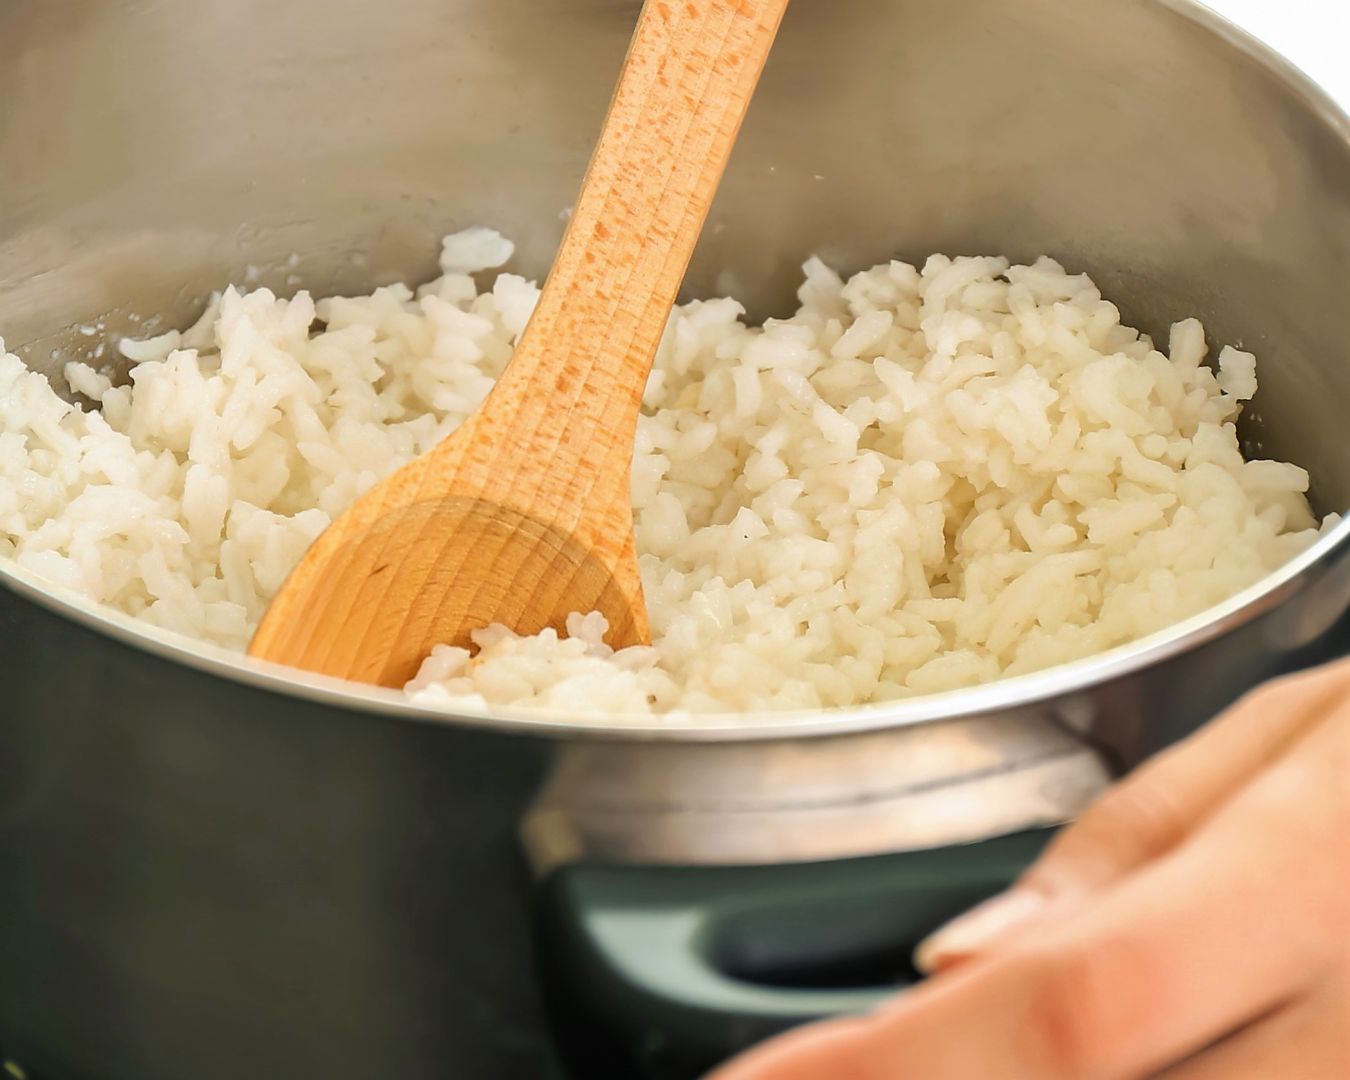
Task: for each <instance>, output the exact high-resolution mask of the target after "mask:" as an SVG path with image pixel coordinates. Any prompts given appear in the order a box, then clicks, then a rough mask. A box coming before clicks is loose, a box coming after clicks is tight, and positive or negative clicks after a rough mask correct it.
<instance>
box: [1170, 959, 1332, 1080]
mask: <svg viewBox="0 0 1350 1080" xmlns="http://www.w3.org/2000/svg"><path fill="white" fill-rule="evenodd" d="M1347 1076H1350V986H1347V985H1346V983H1345V981H1344V980H1337V981H1336V982H1334V983H1331V984H1329V985H1327V986H1325V987H1322V988H1321V990H1320V991H1319V992H1318V993H1316V994H1313V995H1311V996H1310V997H1308V998H1305V999H1302V1000H1300V1001H1297V1002H1295V1003H1294V1004H1292V1005H1289V1006H1287V1007H1286V1008H1284V1009H1281V1010H1279V1011H1278V1012H1276V1013H1275V1014H1274V1015H1272V1016H1269V1017H1266V1018H1264V1019H1261V1020H1258V1021H1257V1022H1256V1023H1254V1024H1252V1025H1251V1026H1250V1027H1247V1028H1244V1029H1243V1030H1242V1031H1240V1032H1238V1033H1237V1034H1235V1035H1233V1036H1231V1037H1230V1038H1227V1039H1225V1040H1224V1041H1223V1042H1221V1043H1219V1044H1218V1045H1217V1046H1214V1047H1211V1048H1210V1049H1209V1050H1205V1051H1202V1052H1201V1053H1200V1054H1199V1055H1198V1056H1197V1057H1195V1058H1193V1059H1192V1060H1190V1061H1187V1062H1185V1063H1184V1064H1182V1065H1178V1066H1177V1067H1176V1068H1174V1069H1169V1070H1168V1071H1167V1072H1165V1073H1163V1074H1162V1076H1161V1077H1160V1078H1159V1080H1272V1078H1274V1077H1279V1078H1281V1080H1344V1078H1345V1077H1347Z"/></svg>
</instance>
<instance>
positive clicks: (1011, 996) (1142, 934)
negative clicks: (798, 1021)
mask: <svg viewBox="0 0 1350 1080" xmlns="http://www.w3.org/2000/svg"><path fill="white" fill-rule="evenodd" d="M1337 738H1339V739H1341V740H1344V739H1345V735H1344V733H1343V732H1340V733H1338V734H1337ZM1337 745H1338V743H1336V741H1335V740H1334V739H1329V740H1321V741H1318V742H1317V743H1315V744H1311V743H1310V745H1309V746H1308V747H1307V748H1306V749H1307V752H1305V753H1299V754H1297V755H1291V756H1289V757H1287V758H1286V759H1285V760H1284V761H1283V762H1282V763H1280V764H1279V765H1277V766H1276V767H1275V768H1274V769H1273V770H1271V771H1270V772H1269V773H1267V774H1265V775H1263V776H1262V777H1261V778H1259V779H1258V780H1257V781H1255V782H1254V783H1253V784H1252V785H1251V786H1250V787H1249V789H1248V790H1247V791H1246V792H1244V794H1243V795H1242V796H1240V797H1239V798H1238V799H1237V800H1235V801H1234V802H1233V803H1232V804H1231V805H1230V806H1229V807H1227V808H1225V809H1224V810H1222V811H1221V812H1220V813H1219V814H1217V815H1216V816H1215V817H1214V818H1213V820H1212V821H1210V822H1209V823H1208V824H1207V825H1206V826H1205V827H1204V828H1203V829H1202V830H1200V831H1199V832H1198V833H1197V834H1195V835H1194V836H1192V837H1191V838H1190V839H1188V840H1186V841H1185V842H1183V843H1182V844H1180V845H1178V846H1177V847H1176V848H1175V849H1174V850H1173V851H1171V852H1170V853H1168V854H1167V855H1165V856H1164V857H1162V858H1161V859H1158V860H1156V861H1155V862H1153V863H1150V864H1149V865H1147V866H1145V867H1143V868H1141V869H1140V870H1139V871H1138V872H1136V873H1135V874H1134V875H1132V876H1131V877H1130V878H1128V879H1127V880H1125V881H1123V882H1120V883H1118V884H1116V885H1115V886H1114V887H1112V888H1110V889H1109V890H1108V891H1107V892H1106V893H1105V894H1104V895H1102V896H1101V897H1099V898H1098V900H1097V902H1096V903H1095V904H1093V905H1091V906H1088V907H1086V908H1082V909H1079V910H1078V911H1076V912H1075V913H1073V914H1072V915H1071V916H1070V917H1069V918H1067V919H1066V920H1064V921H1063V922H1055V923H1053V924H1051V925H1047V924H1044V923H1042V924H1038V925H1037V927H1036V930H1035V932H1034V933H1033V934H1030V935H1028V936H1027V937H1025V938H1024V939H1020V940H1016V941H1014V942H1012V943H1010V944H1008V946H1007V947H1006V948H1005V949H1004V950H1000V951H998V952H996V953H993V954H991V955H990V956H989V957H987V958H985V959H984V960H983V961H982V962H981V963H979V964H974V965H970V966H968V967H965V968H962V969H958V970H957V971H956V972H954V973H953V974H952V975H951V976H948V977H944V978H942V979H938V980H936V981H935V982H933V983H932V984H929V985H928V986H927V987H925V988H923V989H921V990H919V991H917V992H915V993H913V994H911V995H908V996H906V997H904V998H901V999H899V1000H898V1001H897V1003H896V1004H895V1005H894V1006H892V1007H890V1008H888V1009H886V1010H883V1011H882V1012H880V1013H878V1014H877V1015H876V1016H875V1017H874V1018H872V1019H871V1020H869V1021H866V1022H854V1023H853V1025H852V1026H836V1027H833V1028H829V1029H823V1030H824V1034H822V1035H820V1036H819V1041H817V1042H814V1043H813V1042H812V1041H811V1039H812V1036H811V1035H805V1034H803V1035H798V1036H796V1037H795V1039H794V1040H793V1041H792V1042H785V1043H783V1044H782V1045H781V1046H779V1047H776V1048H775V1047H769V1048H767V1049H765V1050H764V1051H761V1052H760V1053H759V1054H753V1053H752V1054H751V1055H750V1057H749V1058H747V1059H746V1062H745V1063H744V1065H743V1066H741V1067H740V1068H739V1069H737V1068H733V1069H731V1070H729V1071H727V1072H725V1073H724V1074H721V1077H720V1080H789V1078H791V1080H796V1078H798V1077H805V1076H809V1075H816V1076H847V1077H850V1078H852V1077H858V1078H866V1080H872V1078H878V1080H879V1078H881V1077H908V1076H914V1077H923V1078H925V1080H965V1078H967V1077H977V1076H979V1077H983V1076H997V1077H999V1078H1000V1080H1060V1078H1064V1080H1070V1078H1071V1080H1096V1078H1102V1080H1118V1078H1121V1077H1134V1076H1144V1075H1152V1074H1153V1073H1154V1072H1156V1071H1157V1070H1159V1069H1162V1068H1164V1067H1166V1066H1168V1065H1170V1064H1172V1063H1174V1062H1176V1061H1180V1060H1183V1059H1184V1058H1186V1057H1187V1056H1189V1055H1191V1054H1194V1053H1196V1052H1197V1051H1199V1050H1201V1049H1203V1048H1204V1047H1206V1046H1209V1045H1211V1044H1212V1043H1214V1042H1216V1041H1217V1040H1218V1039H1220V1038H1222V1037H1223V1036H1224V1035H1226V1034H1227V1033H1229V1032H1231V1031H1233V1030H1236V1029H1237V1028H1240V1027H1241V1026H1243V1025H1244V1024H1246V1023H1249V1022H1250V1021H1252V1020H1254V1019H1256V1018H1258V1017H1260V1016H1262V1015H1265V1014H1266V1013H1269V1012H1270V1011H1272V1010H1273V1009H1275V1008H1277V1007H1279V1006H1281V1005H1283V1004H1285V1003H1287V1002H1289V1001H1291V1000H1293V999H1295V998H1296V997H1297V996H1298V995H1299V994H1300V993H1301V992H1302V991H1303V990H1304V989H1305V988H1306V987H1307V986H1308V985H1309V984H1310V983H1311V982H1313V981H1315V980H1316V979H1317V978H1319V977H1322V976H1323V975H1324V974H1325V972H1326V970H1327V968H1328V965H1329V963H1330V959H1329V958H1332V957H1335V956H1338V955H1339V954H1340V952H1341V951H1342V950H1343V948H1344V933H1345V932H1344V927H1345V925H1346V922H1347V917H1346V912H1345V905H1346V900H1345V896H1346V890H1347V886H1350V881H1348V880H1347V878H1348V877H1350V874H1347V870H1346V867H1345V866H1344V865H1343V863H1342V860H1339V859H1337V858H1334V857H1330V853H1331V852H1334V851H1336V850H1339V848H1338V845H1339V844H1341V843H1342V842H1343V839H1342V840H1338V839H1337V837H1338V836H1342V834H1343V832H1344V830H1345V828H1346V822H1347V820H1348V819H1350V811H1348V810H1347V809H1346V807H1345V805H1344V804H1345V802H1346V798H1347V794H1346V783H1345V776H1346V775H1348V773H1347V772H1346V771H1345V770H1346V768H1347V765H1346V763H1345V762H1344V761H1343V760H1341V761H1338V760H1336V753H1334V752H1333V751H1334V750H1335V747H1336V746H1337ZM1342 757H1344V755H1343V754H1342ZM1290 882H1297V883H1298V891H1297V892H1291V891H1290V887H1289V883H1290ZM1272 923H1273V924H1274V925H1276V926H1278V928H1279V932H1278V933H1272ZM794 1052H795V1053H801V1054H803V1055H804V1056H806V1055H809V1060H810V1068H811V1069H813V1070H815V1071H814V1074H813V1073H812V1072H809V1071H801V1070H799V1069H798V1068H797V1066H796V1064H795V1063H794V1062H793V1060H792V1055H793V1053H794ZM1277 1075H1278V1074H1277Z"/></svg>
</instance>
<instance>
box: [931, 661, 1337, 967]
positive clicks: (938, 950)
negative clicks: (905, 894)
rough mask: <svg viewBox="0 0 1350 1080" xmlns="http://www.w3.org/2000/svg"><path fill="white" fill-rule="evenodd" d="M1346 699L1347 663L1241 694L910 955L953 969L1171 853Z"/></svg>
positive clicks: (1123, 782)
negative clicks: (1008, 883)
mask: <svg viewBox="0 0 1350 1080" xmlns="http://www.w3.org/2000/svg"><path fill="white" fill-rule="evenodd" d="M1347 697H1350V661H1345V662H1341V663H1337V664H1334V665H1331V666H1329V667H1324V668H1321V669H1318V670H1315V671H1312V672H1307V673H1304V674H1301V675H1297V676H1293V677H1291V678H1286V679H1281V680H1278V681H1276V682H1273V683H1270V684H1268V685H1267V686H1265V687H1262V688H1261V689H1259V690H1257V691H1255V692H1254V693H1252V694H1249V695H1248V696H1247V697H1245V698H1243V699H1242V701H1240V702H1239V703H1238V704H1237V705H1236V706H1234V707H1233V709H1231V710H1230V711H1229V712H1228V713H1226V714H1224V715H1223V716H1222V717H1220V718H1218V719H1217V720H1215V721H1214V722H1213V723H1211V724H1210V725H1208V726H1207V727H1205V728H1203V729H1201V731H1200V732H1198V733H1197V734H1196V735H1193V736H1192V737H1191V738H1189V739H1187V740H1185V741H1184V742H1182V743H1179V744H1178V745H1177V746H1175V747H1174V748H1172V749H1171V750H1169V751H1166V752H1164V753H1163V754H1161V755H1159V756H1158V757H1157V758H1154V759H1153V760H1152V761H1150V762H1149V763H1147V764H1145V765H1144V766H1142V767H1141V768H1140V769H1139V770H1138V771H1137V772H1136V773H1134V774H1133V775H1132V776H1130V777H1128V778H1126V779H1125V780H1123V781H1122V782H1121V783H1120V784H1118V785H1117V786H1116V787H1115V788H1114V789H1112V790H1111V791H1110V792H1108V793H1107V794H1106V795H1105V796H1103V798H1102V799H1100V800H1099V801H1098V802H1097V803H1096V804H1095V805H1094V806H1092V807H1091V808H1090V809H1089V810H1088V811H1087V812H1086V813H1085V814H1084V815H1083V816H1082V817H1081V818H1080V819H1079V820H1078V821H1077V822H1076V823H1075V824H1074V825H1072V826H1070V827H1069V828H1068V829H1066V830H1064V832H1062V833H1061V834H1060V835H1059V837H1057V838H1056V839H1055V841H1054V842H1052V844H1051V845H1050V847H1049V848H1048V849H1047V851H1046V852H1045V854H1044V855H1042V856H1041V858H1040V859H1039V860H1037V862H1036V863H1035V864H1034V865H1033V866H1032V867H1031V868H1030V869H1029V870H1028V871H1027V872H1026V873H1025V874H1024V875H1023V876H1022V878H1021V880H1019V881H1018V883H1017V884H1016V885H1015V886H1014V887H1013V888H1012V889H1011V890H1010V891H1008V892H1006V893H1004V894H1002V895H1001V896H997V897H995V898H993V899H992V900H989V901H986V902H985V903H984V904H981V905H980V906H979V907H977V908H975V909H974V910H972V911H970V912H968V913H967V914H966V915H964V916H962V917H960V918H958V919H957V920H956V921H954V922H952V923H950V924H949V925H948V926H946V927H944V928H943V929H941V930H939V931H938V932H937V933H936V934H934V935H932V936H931V937H930V938H929V939H928V940H927V941H925V942H924V943H923V944H922V945H920V947H919V949H918V950H916V953H915V963H916V965H917V966H918V967H919V969H920V970H921V971H925V972H933V971H941V970H946V969H948V968H950V967H953V966H955V965H956V964H958V963H961V962H963V961H965V960H967V959H969V958H971V957H972V956H975V955H978V954H979V953H981V952H984V951H987V950H988V949H989V948H992V947H993V946H994V944H995V943H996V942H997V941H999V940H1001V939H1003V938H1004V936H1005V935H1006V934H1008V933H1009V932H1010V931H1012V930H1013V929H1014V928H1016V927H1019V926H1023V927H1024V926H1025V925H1026V923H1028V922H1029V921H1031V920H1033V919H1037V918H1046V917H1054V916H1055V915H1062V913H1063V911H1064V910H1065V908H1066V907H1069V906H1072V905H1074V904H1077V903H1080V902H1082V900H1083V899H1084V898H1085V897H1087V896H1091V895H1093V894H1094V893H1096V892H1097V891H1099V890H1101V889H1102V888H1104V887H1106V886H1107V885H1109V884H1110V883H1111V882H1113V881H1116V880H1118V879H1119V878H1121V877H1122V876H1124V875H1125V874H1128V873H1129V872H1130V871H1131V870H1133V869H1135V868H1136V867H1138V866H1141V865H1143V864H1144V863H1146V862H1148V861H1149V860H1150V859H1155V858H1157V857H1159V856H1160V855H1162V854H1164V853H1166V852H1167V851H1169V850H1171V849H1172V848H1173V847H1174V846H1175V845H1176V844H1178V843H1179V842H1181V841H1182V840H1183V839H1185V837H1186V836H1187V835H1189V834H1190V833H1191V832H1192V830H1193V829H1195V828H1196V827H1198V826H1199V825H1200V824H1202V823H1203V822H1204V821H1205V820H1206V818H1207V816H1208V815H1210V814H1211V813H1213V812H1214V811H1215V810H1216V809H1217V808H1219V807H1221V806H1223V805H1224V803H1225V802H1226V800H1228V799H1230V798H1232V797H1233V796H1234V795H1235V794H1237V793H1238V792H1239V791H1241V790H1242V788H1243V786H1244V785H1246V784H1247V783H1248V782H1249V781H1250V780H1251V778H1252V777H1253V776H1255V775H1256V774H1257V773H1258V772H1260V771H1261V770H1263V769H1265V768H1267V767H1269V765H1270V764H1271V763H1272V761H1274V760H1276V759H1278V758H1279V757H1280V756H1281V755H1283V754H1284V753H1285V752H1286V751H1287V750H1288V748H1289V747H1290V746H1291V745H1292V744H1293V743H1295V742H1296V741H1297V740H1298V738H1299V737H1300V736H1301V735H1302V734H1303V733H1304V732H1305V731H1306V730H1307V729H1308V728H1309V727H1310V726H1311V725H1313V724H1316V723H1317V722H1319V721H1321V720H1324V719H1325V718H1326V716H1327V714H1328V712H1329V711H1331V710H1333V709H1335V708H1336V707H1337V705H1338V704H1339V703H1340V702H1342V701H1344V700H1346V698H1347Z"/></svg>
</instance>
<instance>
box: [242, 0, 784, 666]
mask: <svg viewBox="0 0 1350 1080" xmlns="http://www.w3.org/2000/svg"><path fill="white" fill-rule="evenodd" d="M786 6H787V0H669V2H662V0H647V3H646V4H645V6H644V7H643V9H642V14H641V16H640V17H639V19H638V25H637V30H636V32H635V34H634V36H633V41H632V44H631V45H630V46H629V52H628V57H627V60H626V61H625V63H624V67H623V72H622V74H621V76H620V78H619V84H618V87H617V89H616V90H615V94H614V99H613V101H612V102H611V103H610V108H609V114H608V116H607V117H606V119H605V125H604V128H603V130H602V131H601V134H600V142H599V144H598V146H597V147H596V150H595V153H594V156H593V157H592V158H591V163H590V168H589V169H588V170H587V173H586V179H585V182H584V183H583V184H582V187H581V194H580V195H579V196H578V198H577V204H576V208H575V210H574V212H573V214H572V219H571V222H570V224H569V226H568V229H567V233H566V235H565V236H564V237H563V242H562V247H561V249H560V250H559V253H558V258H557V261H556V262H555V264H554V266H553V270H552V273H550V275H549V278H548V281H547V282H546V283H545V285H544V290H543V295H542V296H541V297H540V299H539V306H538V307H537V308H536V309H535V313H534V317H533V318H532V319H531V320H530V323H529V326H527V327H526V329H525V333H524V335H523V336H522V338H521V341H520V343H519V345H518V346H517V348H516V352H515V355H514V357H513V358H512V360H511V363H510V364H509V366H508V367H507V369H506V372H505V373H504V374H503V376H502V378H501V379H500V380H499V381H498V383H497V385H496V386H495V387H494V388H493V390H492V392H491V393H490V394H489V395H488V397H487V400H486V401H484V403H483V405H482V406H481V408H480V409H479V410H478V412H477V413H475V414H474V415H473V416H472V417H470V418H469V419H468V420H467V421H466V422H465V423H464V424H463V425H462V426H461V427H460V428H459V429H458V430H457V431H455V433H454V434H453V435H451V436H450V437H449V438H447V439H446V440H445V441H444V442H443V443H441V444H440V445H439V446H438V447H436V448H435V449H434V450H432V451H431V452H430V453H428V454H426V455H424V456H423V457H421V458H419V459H418V460H416V461H414V462H412V463H411V464H410V465H407V466H406V467H404V468H402V469H400V470H399V471H398V472H396V473H394V474H393V475H392V476H390V477H389V478H388V479H386V480H384V481H383V482H381V483H379V484H377V485H376V486H375V487H373V488H372V489H371V490H370V491H368V492H367V493H366V494H365V495H363V496H362V497H361V498H360V499H358V500H357V502H356V503H355V504H354V505H353V506H352V507H351V509H349V510H348V511H347V512H346V513H345V514H343V515H342V516H341V517H340V518H338V520H337V521H335V522H334V523H333V524H332V525H331V526H329V528H328V530H327V531H326V532H325V533H324V534H323V535H322V536H320V537H319V539H318V540H317V541H315V543H314V545H313V546H312V547H311V548H310V549H309V551H308V552H307V553H306V554H305V557H304V558H303V559H302V560H301V562H300V564H299V565H298V566H297V567H296V568H295V570H294V571H293V572H292V573H291V575H290V577H289V578H288V579H287V580H286V582H285V583H284V584H283V585H282V587H281V591H280V592H279V593H278V594H277V596H276V598H275V599H274V600H273V601H272V604H271V607H269V608H268V610H267V613H266V614H265V615H264V617H263V620H262V624H261V625H260V626H259V627H258V631H257V633H256V634H255V635H254V638H253V643H252V645H251V646H250V648H249V652H250V653H251V654H252V655H253V656H257V657H261V658H263V659H266V660H272V661H276V662H278V663H282V664H289V665H292V666H294V667H300V668H306V669H308V670H311V671H317V672H322V673H324V674H327V675H336V676H340V677H344V678H348V679H356V680H359V681H361V682H369V683H377V684H380V685H384V686H401V685H403V684H404V683H406V682H407V681H408V680H409V679H411V678H412V677H413V675H415V674H416V672H417V668H418V666H419V665H420V664H421V662H422V660H423V659H424V658H425V657H426V655H427V654H428V653H429V652H430V650H431V648H432V646H434V645H436V644H438V643H448V644H453V645H461V646H466V647H467V646H469V645H470V639H469V634H470V632H471V631H473V630H476V629H479V628H481V627H484V626H487V625H488V624H490V623H502V624H504V625H506V626H508V627H510V628H511V629H513V630H516V631H517V632H519V633H522V634H532V633H537V632H538V631H540V630H541V629H543V628H544V627H548V626H552V627H555V628H557V629H558V630H560V631H561V630H562V629H563V627H564V622H565V620H566V618H567V616H568V615H569V614H571V613H572V612H589V611H599V612H601V613H602V614H604V616H605V617H606V618H607V619H608V620H609V625H610V638H609V640H610V643H611V644H613V645H615V646H616V647H621V646H624V645H631V644H638V643H645V642H647V641H649V640H650V630H649V628H648V624H647V612H646V606H645V605H644V603H643V598H642V583H641V580H640V578H639V576H638V565H637V555H636V552H635V550H634V546H633V516H632V502H631V496H630V493H629V469H630V464H631V459H632V453H633V438H634V432H635V430H636V425H637V417H638V410H639V408H640V405H641V401H642V391H643V387H644V386H645V384H646V380H647V375H648V373H649V371H650V370H651V364H652V359H653V357H654V355H655V352H656V347H657V344H658V343H659V342H660V339H661V334H662V332H663V330H664V328H665V324H666V320H667V318H668V317H669V314H670V309H671V306H672V304H673V303H674V301H675V295H676V292H677V290H678V289H679V286H680V280H681V279H682V278H683V276H684V272H685V269H686V267H687V266H688V264H689V257H690V255H691V254H692V252H693V249H694V244H695V242H696V241H697V239H698V235H699V231H700V230H701V229H702V227H703V221H704V219H705V217H706V216H707V213H708V206H709V204H710V203H711V202H712V198H713V193H714V191H715V190H716V188H717V183H718V180H719V179H720V178H721V175H722V170H723V168H724V166H725V165H726V161H727V157H728V156H729V155H730V153H731V147H732V144H733V143H734V142H735V139H736V133H737V131H738V130H739V128H740V124H741V119H742V117H743V116H744V115H745V110H746V107H747V106H748V105H749V102H750V96H751V94H752V93H753V91H754V87H755V83H756V82H757V81H758V78H759V73H760V71H761V69H762V68H763V66H764V61H765V58H766V57H767V55H768V52H769V48H770V46H771V45H772V43H773V38H774V35H775V33H776V31H777V28H778V22H779V20H780V19H781V17H782V14H783V10H784V8H786Z"/></svg>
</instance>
